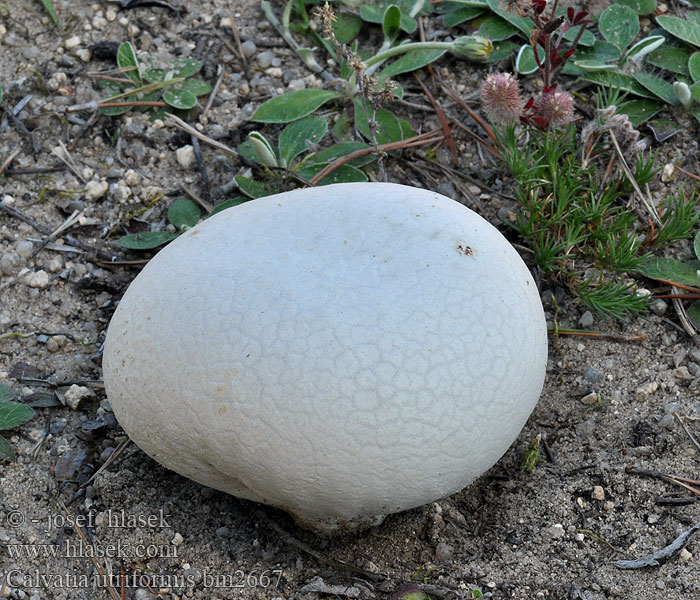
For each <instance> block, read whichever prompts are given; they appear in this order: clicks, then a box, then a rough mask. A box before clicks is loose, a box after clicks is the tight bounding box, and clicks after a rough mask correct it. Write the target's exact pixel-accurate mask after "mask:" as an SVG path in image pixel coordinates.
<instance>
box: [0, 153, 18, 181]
mask: <svg viewBox="0 0 700 600" xmlns="http://www.w3.org/2000/svg"><path fill="white" fill-rule="evenodd" d="M18 154H19V150H15V151H14V152H13V153H12V154H10V156H8V157H7V158H6V159H5V162H4V163H2V165H0V175H2V174H3V172H4V171H5V169H7V167H9V166H10V165H11V164H12V161H13V160H15V157H16V156H17V155H18Z"/></svg>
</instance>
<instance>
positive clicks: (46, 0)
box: [41, 0, 59, 27]
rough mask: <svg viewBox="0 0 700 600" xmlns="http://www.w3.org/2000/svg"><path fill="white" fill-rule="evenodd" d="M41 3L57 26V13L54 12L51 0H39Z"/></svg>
mask: <svg viewBox="0 0 700 600" xmlns="http://www.w3.org/2000/svg"><path fill="white" fill-rule="evenodd" d="M41 3H42V4H43V5H44V8H45V9H46V12H47V13H49V16H50V17H51V20H52V21H53V24H54V25H55V26H56V27H58V26H59V24H58V15H57V14H56V9H55V8H54V7H53V2H52V0H41Z"/></svg>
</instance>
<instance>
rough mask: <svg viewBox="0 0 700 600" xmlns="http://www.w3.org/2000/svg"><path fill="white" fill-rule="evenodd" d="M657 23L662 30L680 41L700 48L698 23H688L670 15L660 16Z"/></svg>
mask: <svg viewBox="0 0 700 600" xmlns="http://www.w3.org/2000/svg"><path fill="white" fill-rule="evenodd" d="M656 22H657V23H658V24H659V26H660V27H661V28H662V29H664V30H665V31H668V32H669V33H670V34H671V35H673V36H675V37H677V38H678V39H680V40H683V41H684V42H688V43H689V44H692V45H693V46H699V47H700V27H698V24H697V22H692V21H686V20H685V19H681V18H680V17H672V16H670V15H660V16H658V17H656Z"/></svg>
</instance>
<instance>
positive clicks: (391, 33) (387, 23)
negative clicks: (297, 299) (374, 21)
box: [382, 4, 401, 42]
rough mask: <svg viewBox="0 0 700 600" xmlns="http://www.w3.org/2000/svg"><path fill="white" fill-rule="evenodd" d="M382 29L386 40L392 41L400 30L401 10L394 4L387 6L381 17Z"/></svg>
mask: <svg viewBox="0 0 700 600" xmlns="http://www.w3.org/2000/svg"><path fill="white" fill-rule="evenodd" d="M382 31H383V32H384V39H385V40H386V41H387V42H393V41H394V40H395V39H396V38H397V37H398V35H399V32H400V31H401V11H400V10H399V7H398V6H396V4H391V5H389V6H387V9H386V10H385V11H384V18H383V19H382Z"/></svg>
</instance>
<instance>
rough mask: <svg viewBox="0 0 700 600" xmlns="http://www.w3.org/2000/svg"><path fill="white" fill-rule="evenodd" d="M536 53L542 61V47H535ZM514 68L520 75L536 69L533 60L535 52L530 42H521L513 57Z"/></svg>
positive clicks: (528, 73) (535, 63)
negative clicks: (515, 55)
mask: <svg viewBox="0 0 700 600" xmlns="http://www.w3.org/2000/svg"><path fill="white" fill-rule="evenodd" d="M537 54H538V55H539V58H540V61H544V49H543V48H541V47H539V46H538V48H537ZM515 70H516V71H517V72H518V73H520V74H521V75H530V74H531V73H534V72H535V71H537V62H536V61H535V52H534V50H533V49H532V46H530V44H523V45H522V46H521V47H520V50H519V51H518V56H517V58H516V59H515Z"/></svg>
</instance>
